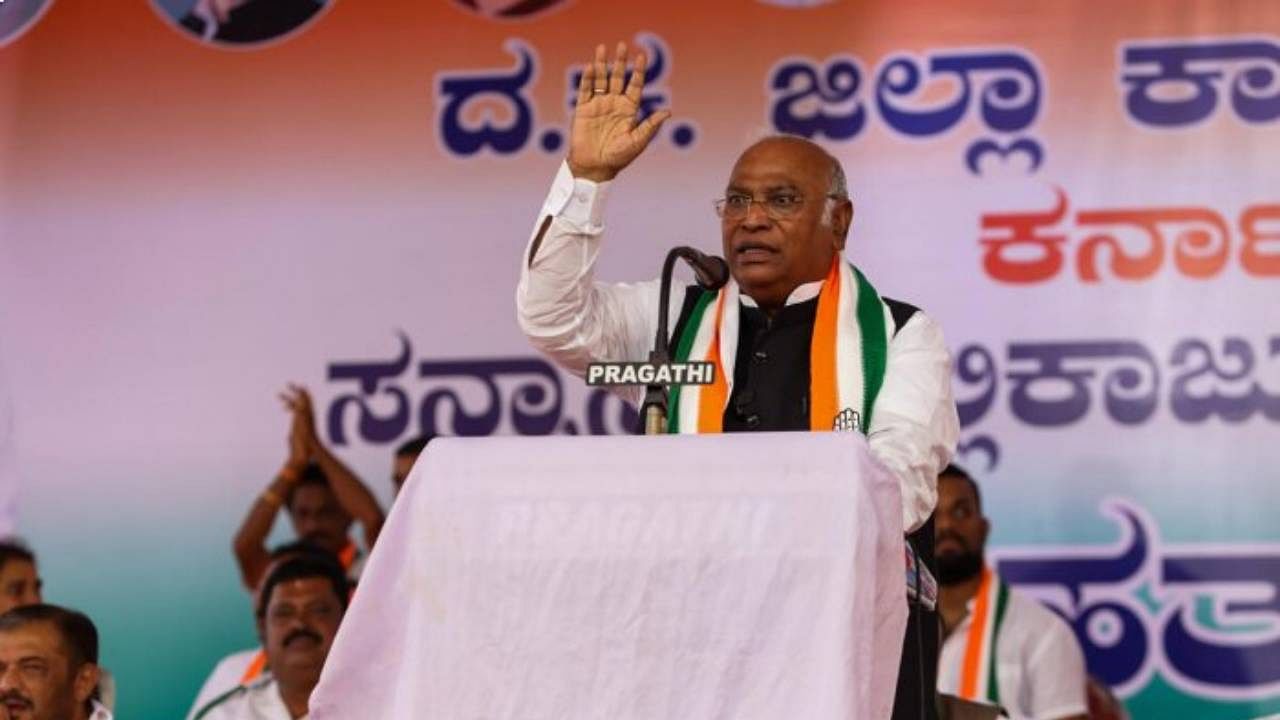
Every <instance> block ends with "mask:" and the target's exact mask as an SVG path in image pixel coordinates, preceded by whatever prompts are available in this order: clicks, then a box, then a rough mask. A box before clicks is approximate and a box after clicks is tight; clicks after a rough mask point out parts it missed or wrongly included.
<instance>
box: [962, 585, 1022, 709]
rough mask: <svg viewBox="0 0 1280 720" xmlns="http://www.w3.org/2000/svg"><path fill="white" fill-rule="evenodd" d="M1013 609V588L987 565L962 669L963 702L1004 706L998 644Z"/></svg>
mask: <svg viewBox="0 0 1280 720" xmlns="http://www.w3.org/2000/svg"><path fill="white" fill-rule="evenodd" d="M1008 607H1009V586H1008V584H1006V583H1005V581H1004V580H1001V579H1000V577H999V576H998V575H996V574H995V572H993V571H992V570H991V568H989V567H987V566H986V565H983V566H982V580H981V582H980V584H979V585H978V594H977V596H976V597H975V598H974V601H973V615H972V617H971V618H970V621H969V631H968V632H967V633H966V634H965V638H964V655H963V656H962V657H963V658H964V662H963V664H962V665H961V666H960V688H959V692H958V695H959V697H960V698H961V699H964V700H971V701H974V702H980V703H990V704H993V705H999V704H1000V685H999V683H998V682H997V678H996V666H997V663H996V641H997V640H998V639H999V637H1000V626H1001V624H1003V623H1004V615H1005V610H1006V609H1008Z"/></svg>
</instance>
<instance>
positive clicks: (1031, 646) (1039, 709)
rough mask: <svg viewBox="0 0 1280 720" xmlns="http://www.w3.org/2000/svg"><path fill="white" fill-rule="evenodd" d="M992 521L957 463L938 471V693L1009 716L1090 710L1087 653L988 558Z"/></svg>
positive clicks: (1078, 714)
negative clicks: (940, 634)
mask: <svg viewBox="0 0 1280 720" xmlns="http://www.w3.org/2000/svg"><path fill="white" fill-rule="evenodd" d="M990 530H991V524H990V522H988V520H987V519H986V518H985V517H983V515H982V498H981V494H980V493H979V491H978V484H977V483H976V482H974V480H973V478H972V477H970V476H969V474H968V473H966V472H965V471H964V470H962V469H961V468H959V467H956V466H954V465H950V466H948V467H947V468H945V469H944V470H943V472H942V474H941V475H940V476H939V477H938V513H937V518H936V539H937V542H936V545H935V548H934V549H935V551H936V553H937V560H938V584H939V592H938V608H939V611H940V612H941V615H942V622H943V633H944V639H943V643H942V655H941V657H940V658H939V661H938V692H941V693H944V694H947V695H954V696H956V697H959V698H961V699H964V700H968V701H970V702H976V703H981V704H985V705H994V706H998V707H1001V708H1003V710H1004V713H1005V715H1006V716H1008V717H1011V718H1028V719H1033V720H1084V719H1085V718H1087V717H1088V701H1087V696H1086V691H1085V688H1086V676H1085V668H1084V653H1083V652H1082V651H1081V650H1080V645H1079V643H1078V642H1077V641H1076V638H1075V635H1074V634H1072V632H1071V628H1070V627H1069V626H1068V625H1067V623H1066V622H1065V621H1064V620H1063V619H1062V618H1060V617H1058V616H1057V615H1055V614H1054V613H1053V612H1052V611H1050V610H1049V609H1048V608H1046V607H1044V606H1043V605H1041V604H1040V603H1038V602H1036V601H1035V600H1033V599H1031V598H1029V597H1026V596H1024V595H1022V594H1020V593H1017V592H1014V591H1012V590H1010V588H1009V586H1008V584H1007V583H1005V582H1004V581H1003V580H1001V579H1000V576H999V575H997V574H996V573H995V571H994V570H992V569H991V567H990V566H989V565H987V564H986V561H985V559H984V557H985V549H986V545H987V534H988V533H989V532H990Z"/></svg>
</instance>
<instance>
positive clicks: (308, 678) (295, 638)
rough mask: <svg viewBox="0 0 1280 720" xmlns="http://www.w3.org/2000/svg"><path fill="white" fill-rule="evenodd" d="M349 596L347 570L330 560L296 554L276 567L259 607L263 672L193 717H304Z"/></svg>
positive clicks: (268, 719)
mask: <svg viewBox="0 0 1280 720" xmlns="http://www.w3.org/2000/svg"><path fill="white" fill-rule="evenodd" d="M349 595H350V583H349V582H348V581H347V578H346V574H345V573H344V572H343V570H342V567H341V566H340V565H339V564H338V563H336V562H333V561H332V560H330V559H326V558H324V557H322V556H318V555H300V556H298V557H294V558H291V559H288V560H285V561H283V562H281V563H280V564H279V565H276V566H274V567H273V568H272V569H271V570H270V572H269V574H268V575H267V578H266V580H265V581H263V584H262V592H261V594H260V596H259V599H258V609H257V613H258V637H259V638H260V639H261V640H262V645H263V648H264V649H265V650H266V657H267V672H266V673H264V674H263V675H262V676H261V677H260V678H259V679H257V680H255V681H253V682H251V683H248V684H242V685H238V686H237V687H235V688H234V689H232V690H230V691H228V692H227V693H225V694H223V695H222V696H221V697H219V698H216V699H214V700H213V701H212V702H210V703H209V704H208V705H206V706H205V707H203V708H202V709H200V710H198V711H197V712H196V713H195V718H196V720H298V719H299V718H305V717H306V716H307V706H308V703H309V701H310V698H311V691H312V690H313V689H315V686H316V683H317V682H319V680H320V671H321V669H322V668H323V667H324V661H325V658H327V657H328V655H329V648H330V646H331V645H332V644H333V638H334V636H335V635H336V634H337V632H338V624H339V623H340V622H341V620H342V616H343V614H344V613H346V610H347V601H348V599H349Z"/></svg>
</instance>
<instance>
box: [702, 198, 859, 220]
mask: <svg viewBox="0 0 1280 720" xmlns="http://www.w3.org/2000/svg"><path fill="white" fill-rule="evenodd" d="M825 197H826V198H828V199H840V198H841V197H842V196H840V195H831V194H828V195H826V196H825ZM751 203H756V204H758V205H760V207H762V208H764V214H765V215H768V216H769V217H770V218H773V219H774V220H781V219H782V218H789V217H792V216H794V215H795V214H796V213H798V212H800V208H802V207H804V196H803V195H797V194H795V193H774V194H772V195H769V196H767V197H764V198H761V199H756V198H754V197H752V196H750V195H744V194H741V193H735V194H733V195H728V196H726V197H722V198H720V199H719V200H716V201H715V207H716V214H717V215H719V216H720V217H722V218H724V219H726V220H741V219H742V218H744V217H746V216H747V213H748V212H750V210H751Z"/></svg>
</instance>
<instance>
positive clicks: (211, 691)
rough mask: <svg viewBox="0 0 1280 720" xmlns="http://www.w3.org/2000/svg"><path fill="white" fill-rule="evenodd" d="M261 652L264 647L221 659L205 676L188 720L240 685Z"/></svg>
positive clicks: (188, 714) (189, 712)
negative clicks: (207, 675)
mask: <svg viewBox="0 0 1280 720" xmlns="http://www.w3.org/2000/svg"><path fill="white" fill-rule="evenodd" d="M261 652H262V648H252V649H250V650H241V651H240V652H235V653H232V654H230V655H228V656H226V657H224V658H222V659H221V660H219V661H218V664H217V665H216V666H214V668H213V672H211V673H209V677H207V678H205V681H204V685H201V686H200V692H198V693H196V700H195V702H193V703H191V710H189V711H188V712H187V720H194V718H195V716H196V713H197V712H199V711H201V710H203V709H204V706H205V705H208V704H209V703H211V702H213V700H214V699H216V698H217V697H218V696H219V695H222V694H223V693H226V692H229V691H231V690H232V689H234V688H235V687H236V686H237V685H239V684H240V680H241V679H243V678H244V674H245V673H246V672H247V671H248V670H249V666H250V665H251V664H253V661H254V660H255V659H256V658H257V657H258V654H259V653H261Z"/></svg>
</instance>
